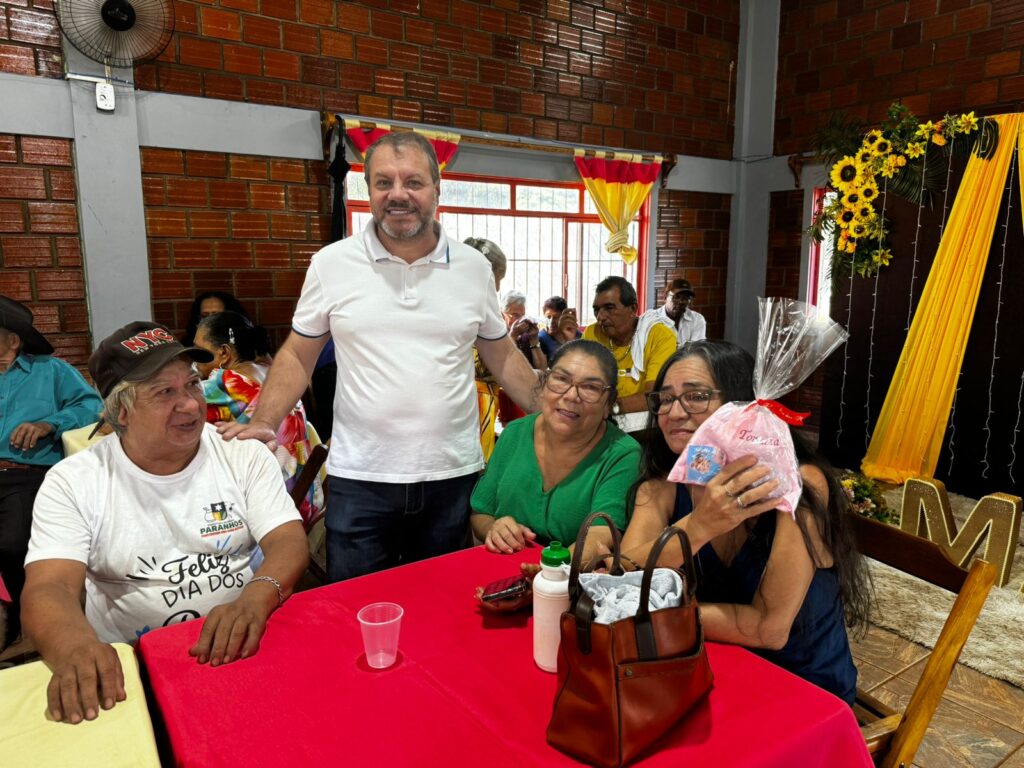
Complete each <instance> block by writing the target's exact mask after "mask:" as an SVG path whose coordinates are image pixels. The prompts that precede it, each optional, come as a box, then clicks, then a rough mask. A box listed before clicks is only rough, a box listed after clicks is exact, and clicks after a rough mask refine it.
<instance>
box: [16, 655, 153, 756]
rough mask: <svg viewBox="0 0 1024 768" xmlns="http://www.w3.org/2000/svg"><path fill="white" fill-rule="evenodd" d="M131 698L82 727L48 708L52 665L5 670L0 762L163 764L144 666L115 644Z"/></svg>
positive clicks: (103, 712)
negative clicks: (145, 686)
mask: <svg viewBox="0 0 1024 768" xmlns="http://www.w3.org/2000/svg"><path fill="white" fill-rule="evenodd" d="M114 648H115V649H116V650H117V655H118V658H119V659H120V660H121V668H122V669H123V670H124V687H125V693H126V694H127V698H126V699H125V700H124V701H122V702H119V703H118V704H117V705H115V706H114V708H113V709H109V710H100V713H99V717H97V718H96V719H95V720H85V721H82V722H81V723H78V724H77V725H71V724H69V723H59V722H57V721H55V720H51V719H50V716H49V714H48V713H47V711H46V686H47V685H48V684H49V682H50V677H51V676H52V675H51V673H50V668H49V667H47V666H46V665H45V664H44V663H43V662H41V661H34V662H32V663H30V664H22V665H21V666H19V667H13V668H11V669H5V670H4V671H3V672H0V765H4V766H12V767H13V766H33V768H44V767H45V766H55V768H56V767H57V766H60V768H63V767H64V766H69V765H73V766H76V768H77V767H78V766H83V767H84V766H96V768H121V767H122V766H123V768H149V766H152V767H153V768H160V759H159V757H158V756H157V747H156V740H155V738H154V737H153V724H152V722H151V721H150V719H149V710H148V708H147V707H146V693H145V691H143V689H142V680H141V679H140V678H139V665H138V662H137V661H136V659H135V652H134V651H133V650H132V647H131V646H130V645H125V644H124V643H116V644H115V645H114Z"/></svg>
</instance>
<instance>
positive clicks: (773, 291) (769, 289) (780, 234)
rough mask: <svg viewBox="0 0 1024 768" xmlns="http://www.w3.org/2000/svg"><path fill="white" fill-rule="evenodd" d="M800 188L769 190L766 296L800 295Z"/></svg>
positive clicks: (794, 297)
mask: <svg viewBox="0 0 1024 768" xmlns="http://www.w3.org/2000/svg"><path fill="white" fill-rule="evenodd" d="M803 205H804V193H803V190H799V189H796V190H792V191H789V192H772V193H771V203H770V208H769V214H768V264H767V269H766V273H765V288H764V291H765V296H782V297H784V298H788V299H799V298H801V297H800V295H799V294H800V257H801V253H800V250H801V245H802V232H803Z"/></svg>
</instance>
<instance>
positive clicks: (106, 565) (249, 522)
mask: <svg viewBox="0 0 1024 768" xmlns="http://www.w3.org/2000/svg"><path fill="white" fill-rule="evenodd" d="M211 358H212V355H210V353H209V352H207V351H205V350H202V349H198V348H196V347H189V348H186V347H183V346H182V345H181V344H180V343H179V342H178V341H177V340H176V339H175V338H174V336H173V335H172V334H171V332H170V331H169V330H168V329H167V328H165V327H164V326H162V325H157V324H156V323H149V322H135V323H130V324H129V325H126V326H124V327H123V328H121V329H119V330H117V331H115V332H114V333H113V334H112V335H110V336H109V337H107V338H106V339H104V340H103V341H102V342H101V343H100V345H99V347H97V349H96V351H95V352H94V353H93V355H92V357H90V358H89V372H90V373H91V374H92V377H93V379H94V380H95V382H96V386H97V387H98V389H99V391H100V394H101V395H103V397H104V404H103V420H104V421H106V422H107V423H108V424H110V425H111V426H112V427H113V429H114V434H113V435H110V436H108V437H106V438H104V439H103V440H101V441H100V442H98V443H97V444H96V445H94V446H92V447H91V448H89V449H88V450H85V451H82V452H81V453H77V454H75V455H74V456H72V457H70V458H68V459H66V460H65V461H63V462H61V463H60V464H58V465H57V466H56V467H54V468H53V469H52V470H51V471H50V472H49V473H48V474H47V477H46V480H45V481H44V482H43V485H42V487H41V488H40V490H39V495H38V496H37V498H36V506H35V519H34V521H33V525H32V538H31V541H30V542H29V552H28V557H27V558H26V561H25V563H26V564H25V575H26V583H25V592H24V600H23V606H24V609H23V615H24V625H25V630H26V633H27V634H28V635H29V636H30V637H31V638H32V640H33V641H34V642H35V645H36V648H37V649H38V650H39V652H40V653H41V654H42V656H43V659H44V660H45V661H46V663H47V664H48V665H49V666H50V668H51V669H52V670H53V678H52V680H51V682H50V686H49V688H48V690H47V697H48V707H49V711H50V713H51V714H52V715H53V717H54V718H55V719H58V720H67V721H69V722H72V723H77V722H80V721H81V720H82V719H83V718H84V719H86V720H91V719H93V718H94V717H96V715H97V714H98V712H99V709H100V707H102V708H103V709H110V708H111V707H112V706H114V703H115V702H116V701H121V700H123V699H124V686H123V676H122V674H121V668H120V663H119V662H118V658H117V653H116V651H115V650H114V649H113V648H112V647H111V646H110V645H109V643H113V642H135V641H136V640H137V639H138V638H139V637H140V636H141V635H143V634H144V633H146V632H148V631H150V630H152V629H156V628H158V627H162V626H167V625H169V624H175V623H179V622H183V621H188V620H190V619H194V618H199V617H201V616H206V617H207V618H206V621H205V623H204V625H203V629H202V632H201V633H200V635H199V640H198V641H197V642H196V644H195V645H194V646H193V647H192V648H191V649H189V653H190V654H191V655H192V656H195V657H196V659H197V661H198V662H199V663H205V662H207V661H209V662H210V663H211V664H212V665H214V666H216V665H218V664H220V663H226V662H230V661H233V660H235V659H237V658H244V657H246V656H249V655H251V654H253V653H255V652H256V650H257V649H258V648H259V641H260V638H261V637H262V635H263V631H264V629H265V627H266V624H267V619H268V618H269V616H270V614H271V613H272V612H273V611H274V610H275V609H276V608H277V607H278V606H280V605H281V603H283V602H284V601H285V599H286V598H287V597H288V596H289V595H290V594H291V591H292V589H293V587H294V585H295V582H296V581H298V579H299V577H300V576H301V575H302V573H303V572H304V571H305V569H306V565H307V563H308V560H309V549H308V544H307V542H306V536H305V533H304V532H303V528H302V523H301V522H300V520H299V515H298V512H297V511H296V510H295V506H294V504H293V503H292V501H291V499H290V498H289V497H288V494H287V493H286V491H285V486H284V481H283V480H282V479H281V470H280V469H279V467H278V464H277V461H276V460H275V459H274V456H273V454H272V453H270V452H269V451H268V450H266V448H265V447H264V446H263V445H261V444H259V443H252V442H249V443H245V442H235V443H225V442H224V441H223V440H221V439H220V438H219V437H218V436H217V432H216V430H215V429H214V428H213V427H212V426H207V425H206V418H205V417H206V402H205V400H204V399H203V389H202V386H201V382H200V379H199V374H198V372H197V371H196V368H195V365H194V361H197V360H198V361H202V362H209V361H210V359H211ZM257 545H258V546H257ZM83 588H84V590H85V609H84V611H83V609H82V604H81V602H80V596H81V594H82V590H83ZM182 650H183V652H184V649H182Z"/></svg>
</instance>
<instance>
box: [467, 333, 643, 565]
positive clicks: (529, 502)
mask: <svg viewBox="0 0 1024 768" xmlns="http://www.w3.org/2000/svg"><path fill="white" fill-rule="evenodd" d="M617 379H618V376H617V369H616V366H615V360H614V358H613V357H612V355H611V353H610V352H609V351H608V350H607V349H605V348H604V347H602V346H601V345H600V344H597V343H595V342H592V341H583V340H580V341H573V342H569V343H568V344H566V345H564V346H562V347H561V348H560V349H559V350H558V351H557V352H556V354H555V356H554V357H553V358H552V360H551V367H550V368H549V369H548V370H547V372H546V373H545V374H544V377H543V381H542V383H541V384H540V385H539V386H540V390H539V392H538V398H537V399H538V402H539V404H540V411H539V412H538V413H535V414H531V415H529V416H526V417H525V418H522V419H518V420H516V421H514V422H512V423H511V424H509V425H508V427H506V428H505V431H504V432H502V434H501V439H500V440H498V443H497V447H496V448H495V450H494V454H493V455H492V456H491V461H490V463H489V464H488V465H487V470H486V472H484V475H483V477H482V478H481V479H480V482H479V483H477V486H476V489H475V490H474V491H473V496H472V498H471V500H470V504H471V505H472V508H473V515H472V516H471V518H470V522H471V524H472V526H473V532H474V533H475V534H476V536H477V538H479V539H482V540H483V542H484V544H485V545H486V546H487V548H488V549H489V550H491V551H492V552H502V553H506V554H509V553H512V552H518V551H519V550H521V549H523V548H524V547H526V546H529V545H530V544H531V543H532V542H535V541H536V542H538V543H546V542H549V541H551V540H559V541H562V542H567V543H568V542H573V541H575V540H576V535H577V533H578V532H579V528H580V525H581V524H582V523H583V521H584V520H585V519H586V518H587V516H588V515H590V513H592V512H605V513H607V514H608V515H609V516H610V517H611V518H612V519H613V520H614V521H615V524H616V525H617V526H619V527H620V528H621V527H624V526H625V524H626V519H627V516H626V493H627V491H628V489H629V487H630V486H631V485H632V484H633V482H634V481H635V480H636V478H637V476H638V475H637V472H638V461H639V457H640V446H639V445H638V444H637V442H636V441H635V440H634V439H633V438H631V437H629V436H628V435H626V434H624V433H623V432H622V431H621V430H620V429H619V428H618V427H617V426H615V424H614V423H612V422H611V421H610V420H609V416H610V415H611V407H612V404H613V403H614V402H615V397H616V392H615V385H616V381H617ZM598 542H603V543H604V544H605V545H607V544H610V543H611V536H610V534H609V533H608V529H607V527H604V526H602V525H598V526H594V527H592V528H591V531H590V538H588V541H587V548H588V550H590V549H593V550H594V551H596V547H597V545H598Z"/></svg>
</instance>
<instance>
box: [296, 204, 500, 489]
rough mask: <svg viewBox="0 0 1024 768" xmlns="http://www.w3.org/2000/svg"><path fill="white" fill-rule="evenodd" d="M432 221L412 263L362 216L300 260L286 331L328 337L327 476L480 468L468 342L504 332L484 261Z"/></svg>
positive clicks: (429, 474) (391, 477) (398, 476)
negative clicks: (332, 378) (300, 276)
mask: <svg viewBox="0 0 1024 768" xmlns="http://www.w3.org/2000/svg"><path fill="white" fill-rule="evenodd" d="M435 226H437V227H438V230H439V238H438V243H437V247H436V248H435V249H434V250H433V251H432V252H431V253H429V254H427V255H426V256H424V257H423V258H422V259H419V260H418V261H415V262H413V263H412V264H407V263H406V262H404V261H402V259H399V258H398V257H397V256H394V255H392V254H390V253H388V251H387V250H386V249H385V248H384V246H383V245H382V244H381V242H380V240H379V239H378V238H377V234H376V229H375V226H374V223H373V222H372V221H370V222H369V224H368V225H367V226H366V228H365V229H364V230H363V231H362V232H360V233H358V234H355V235H353V236H351V237H348V238H345V239H344V240H341V241H339V242H336V243H331V244H330V245H328V246H326V247H325V248H323V249H321V250H320V251H318V252H317V253H316V254H314V255H313V259H312V261H311V263H310V265H309V271H308V272H307V273H306V282H305V284H304V285H303V287H302V295H301V296H300V297H299V302H298V305H297V306H296V308H295V316H294V318H293V320H292V328H293V329H294V330H295V332H296V333H298V334H300V335H302V336H307V337H313V338H316V337H320V336H323V335H324V334H326V333H330V334H331V336H332V337H333V339H334V355H335V361H336V362H337V364H338V385H337V390H336V393H335V396H334V426H333V429H332V432H331V452H330V454H329V455H328V458H327V472H328V473H329V474H331V475H334V476H335V477H344V478H348V479H352V480H371V481H376V482H381V483H415V482H424V481H429V480H445V479H448V478H451V477H461V476H463V475H468V474H471V473H473V472H476V471H478V470H480V469H481V468H482V467H483V465H484V461H483V452H482V451H481V450H480V415H479V411H478V406H477V400H476V383H475V379H474V375H475V374H474V371H473V345H474V344H475V343H476V341H477V339H478V338H481V339H489V340H495V339H500V338H502V337H503V336H505V335H506V334H507V330H506V328H505V321H504V320H503V319H502V316H501V311H500V310H499V308H498V298H497V292H496V291H495V289H494V276H493V274H492V272H491V265H490V264H489V263H488V261H487V259H486V258H485V257H484V255H483V254H482V253H480V252H479V251H478V250H476V249H475V248H470V247H469V246H468V245H465V244H463V243H459V242H453V241H451V240H449V239H448V238H447V237H446V236H445V233H444V230H443V229H441V228H440V225H435Z"/></svg>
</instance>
